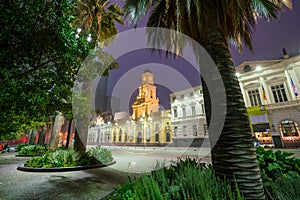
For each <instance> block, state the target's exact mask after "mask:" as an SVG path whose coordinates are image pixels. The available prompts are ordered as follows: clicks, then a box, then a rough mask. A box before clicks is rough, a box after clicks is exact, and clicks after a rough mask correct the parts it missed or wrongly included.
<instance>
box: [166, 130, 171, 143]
mask: <svg viewBox="0 0 300 200" xmlns="http://www.w3.org/2000/svg"><path fill="white" fill-rule="evenodd" d="M166 141H167V142H171V134H170V133H169V132H168V133H166Z"/></svg>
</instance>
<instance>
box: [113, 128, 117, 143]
mask: <svg viewBox="0 0 300 200" xmlns="http://www.w3.org/2000/svg"><path fill="white" fill-rule="evenodd" d="M116 135H117V134H116V131H114V138H113V141H114V142H116V139H117V138H116V137H117V136H116Z"/></svg>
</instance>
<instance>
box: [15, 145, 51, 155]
mask: <svg viewBox="0 0 300 200" xmlns="http://www.w3.org/2000/svg"><path fill="white" fill-rule="evenodd" d="M18 148H19V147H18ZM47 150H48V147H47V146H42V145H38V144H36V145H22V146H21V148H20V150H19V151H18V154H19V155H39V154H44V153H46V152H47Z"/></svg>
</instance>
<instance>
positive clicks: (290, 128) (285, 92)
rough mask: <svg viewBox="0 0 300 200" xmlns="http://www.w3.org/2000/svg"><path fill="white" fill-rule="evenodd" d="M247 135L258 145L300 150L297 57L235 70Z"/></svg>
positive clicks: (299, 66)
mask: <svg viewBox="0 0 300 200" xmlns="http://www.w3.org/2000/svg"><path fill="white" fill-rule="evenodd" d="M236 71H237V77H238V80H239V82H240V86H241V90H242V93H243V97H244V101H245V105H246V107H247V111H248V116H249V121H250V126H251V131H252V133H253V135H254V136H255V137H256V139H258V140H259V141H260V142H261V143H262V144H274V145H275V147H279V148H282V147H285V148H293V147H294V148H295V147H300V137H299V134H300V131H299V123H300V104H299V100H298V97H299V96H298V95H299V94H298V91H300V90H299V89H300V87H299V86H300V85H299V81H300V56H299V55H298V56H294V57H289V56H288V55H287V54H286V52H285V50H284V57H283V58H282V59H276V60H262V61H247V62H244V63H242V64H240V65H239V66H238V67H237V68H236Z"/></svg>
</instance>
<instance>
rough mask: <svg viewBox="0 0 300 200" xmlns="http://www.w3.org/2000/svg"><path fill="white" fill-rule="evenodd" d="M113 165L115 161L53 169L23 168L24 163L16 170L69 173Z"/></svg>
mask: <svg viewBox="0 0 300 200" xmlns="http://www.w3.org/2000/svg"><path fill="white" fill-rule="evenodd" d="M115 163H116V161H115V160H113V161H111V162H107V163H101V164H98V165H86V166H76V167H55V168H35V167H25V166H24V163H22V164H20V165H19V166H18V167H17V170H19V171H24V172H71V171H81V170H87V169H95V168H102V167H108V166H111V165H113V164H115Z"/></svg>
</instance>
